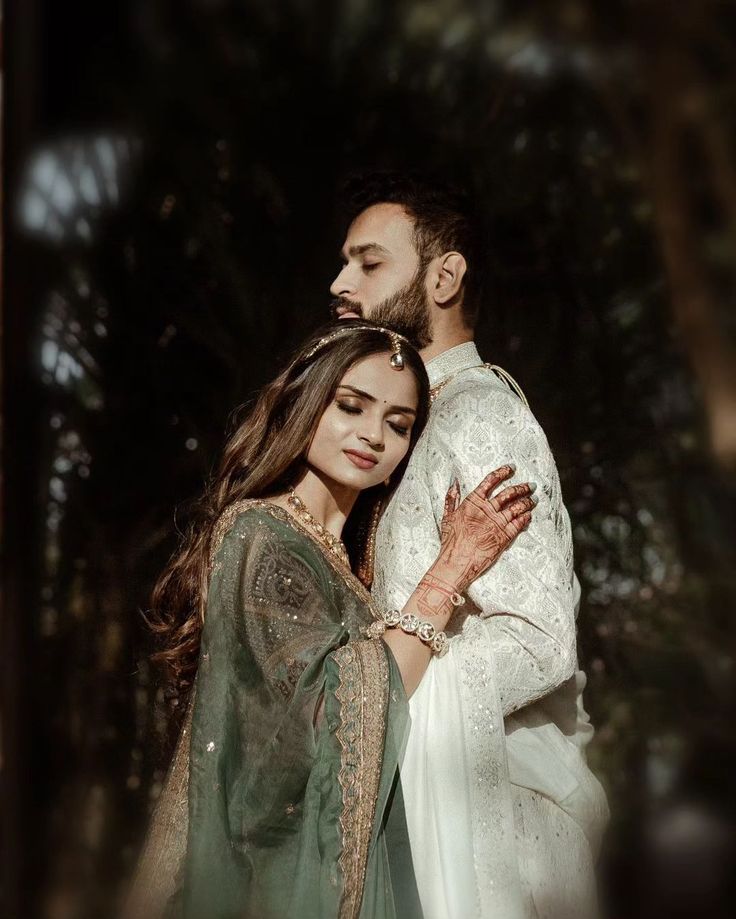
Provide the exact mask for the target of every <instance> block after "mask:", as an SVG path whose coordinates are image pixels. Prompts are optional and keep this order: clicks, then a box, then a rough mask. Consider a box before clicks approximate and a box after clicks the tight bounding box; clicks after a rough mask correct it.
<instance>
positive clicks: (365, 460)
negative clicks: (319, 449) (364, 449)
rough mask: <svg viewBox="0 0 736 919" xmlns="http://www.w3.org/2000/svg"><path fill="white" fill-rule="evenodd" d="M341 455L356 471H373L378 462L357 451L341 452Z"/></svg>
mask: <svg viewBox="0 0 736 919" xmlns="http://www.w3.org/2000/svg"><path fill="white" fill-rule="evenodd" d="M343 453H344V454H345V456H347V458H348V459H349V460H350V462H351V463H353V465H355V466H357V467H358V469H373V467H374V466H375V465H376V463H377V462H378V460H376V459H373V457H372V456H368V455H367V454H365V453H359V452H358V451H357V450H343Z"/></svg>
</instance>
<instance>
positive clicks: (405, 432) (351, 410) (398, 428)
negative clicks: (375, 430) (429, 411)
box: [337, 401, 409, 437]
mask: <svg viewBox="0 0 736 919" xmlns="http://www.w3.org/2000/svg"><path fill="white" fill-rule="evenodd" d="M337 407H338V408H339V409H340V411H342V412H345V414H347V415H362V414H363V409H362V408H359V407H358V406H357V405H348V403H347V402H340V401H338V402H337ZM388 424H389V427H390V428H391V429H392V430H393V431H395V432H396V433H397V434H398V435H399V437H408V436H409V428H405V427H403V426H402V425H400V424H397V423H396V422H395V421H389V423H388Z"/></svg>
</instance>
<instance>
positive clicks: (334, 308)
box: [330, 297, 363, 319]
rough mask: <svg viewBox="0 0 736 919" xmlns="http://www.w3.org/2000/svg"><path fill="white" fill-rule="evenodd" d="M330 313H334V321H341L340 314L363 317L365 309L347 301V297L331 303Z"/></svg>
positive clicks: (336, 299)
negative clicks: (353, 314) (348, 313)
mask: <svg viewBox="0 0 736 919" xmlns="http://www.w3.org/2000/svg"><path fill="white" fill-rule="evenodd" d="M330 312H331V313H332V318H333V319H339V317H340V313H347V312H350V313H357V314H358V315H359V316H361V317H362V316H363V307H362V305H361V304H360V303H355V302H354V301H352V300H347V299H346V298H345V297H335V299H334V300H332V301H331V302H330Z"/></svg>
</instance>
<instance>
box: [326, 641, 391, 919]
mask: <svg viewBox="0 0 736 919" xmlns="http://www.w3.org/2000/svg"><path fill="white" fill-rule="evenodd" d="M334 658H335V661H336V662H337V665H338V670H339V679H340V685H339V687H338V689H337V690H336V691H335V696H336V697H337V700H338V702H339V703H340V727H339V728H338V729H337V731H336V735H337V739H338V740H339V742H340V747H341V755H340V773H339V781H340V787H341V788H342V805H343V806H342V814H341V816H340V827H341V829H342V853H341V854H340V858H339V862H338V863H339V865H340V870H341V871H342V875H343V891H342V897H341V899H340V909H339V913H338V917H339V919H357V917H358V915H359V913H360V907H361V904H362V901H363V886H364V884H365V872H366V867H367V864H368V849H369V846H370V841H371V835H372V833H373V820H374V817H375V813H376V801H377V799H378V787H379V783H380V778H381V767H382V764H383V748H384V743H385V731H386V724H387V721H388V686H389V670H388V661H387V660H386V652H385V651H384V650H383V647H382V646H381V643H380V642H378V641H355V642H349V643H348V644H347V645H344V646H343V647H342V648H339V649H338V650H337V651H335V653H334Z"/></svg>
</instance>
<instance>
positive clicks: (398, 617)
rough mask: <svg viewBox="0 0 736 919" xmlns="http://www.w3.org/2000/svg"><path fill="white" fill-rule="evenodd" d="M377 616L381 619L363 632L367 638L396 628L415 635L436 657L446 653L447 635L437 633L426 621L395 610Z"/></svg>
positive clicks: (377, 636)
mask: <svg viewBox="0 0 736 919" xmlns="http://www.w3.org/2000/svg"><path fill="white" fill-rule="evenodd" d="M378 615H379V616H380V617H381V618H380V619H377V620H376V621H375V622H373V623H371V624H370V625H369V626H368V628H367V629H366V630H365V632H366V635H368V637H369V638H380V637H381V635H383V633H384V632H385V631H386V629H396V628H398V629H401V631H402V632H406V634H407V635H416V636H417V638H419V639H420V640H421V641H423V642H424V644H425V645H427V646H428V647H429V649H430V651H431V652H432V653H433V654H436V655H437V657H442V655H443V654H446V653H447V650H448V641H447V634H446V633H445V632H438V631H437V629H436V627H435V626H434V624H433V623H431V622H429V621H428V620H426V619H420V618H419V616H415V615H414V613H400V612H399V611H398V610H397V609H390V610H385V611H383V612H381V613H379V614H378Z"/></svg>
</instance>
